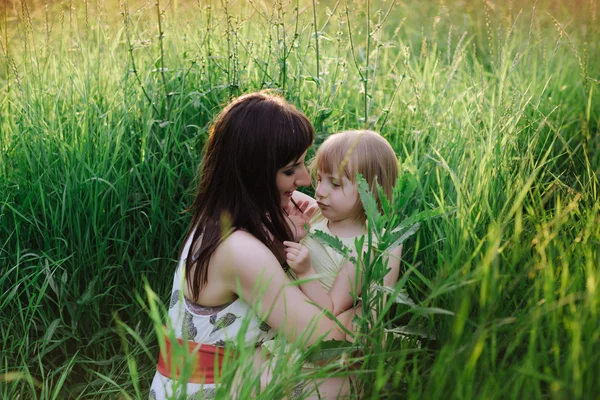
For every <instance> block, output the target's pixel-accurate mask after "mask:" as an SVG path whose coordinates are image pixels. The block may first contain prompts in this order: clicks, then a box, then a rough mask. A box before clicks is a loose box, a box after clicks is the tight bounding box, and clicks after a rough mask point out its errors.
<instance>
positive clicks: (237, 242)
mask: <svg viewBox="0 0 600 400" xmlns="http://www.w3.org/2000/svg"><path fill="white" fill-rule="evenodd" d="M213 257H214V261H216V262H217V263H218V264H220V265H222V266H223V267H224V268H226V269H227V270H229V271H233V270H237V269H239V268H246V267H247V266H248V265H249V264H257V263H258V264H261V265H265V264H273V263H275V265H278V263H277V259H276V257H275V255H274V254H273V253H272V252H271V250H269V248H268V247H267V246H266V245H265V244H264V243H263V242H261V241H260V240H258V239H257V238H256V237H255V236H254V235H252V234H251V233H248V232H246V231H235V232H233V233H232V234H231V235H229V236H228V237H227V238H226V239H225V240H223V242H222V243H221V244H220V245H219V247H218V248H217V250H216V251H215V253H214V255H213Z"/></svg>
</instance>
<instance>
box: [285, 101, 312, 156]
mask: <svg viewBox="0 0 600 400" xmlns="http://www.w3.org/2000/svg"><path fill="white" fill-rule="evenodd" d="M290 119H291V121H290V122H291V130H292V131H291V132H289V131H288V132H281V133H282V137H283V146H282V147H283V148H282V149H280V153H281V155H282V158H281V163H280V164H281V165H280V167H283V166H284V165H286V164H289V163H290V162H292V161H296V160H298V159H299V158H300V157H301V156H302V154H304V152H305V151H306V149H308V148H309V147H310V145H311V144H312V142H313V139H314V129H313V128H312V125H311V124H310V122H309V121H308V119H306V118H303V117H302V116H301V115H300V114H298V113H297V112H296V113H292V114H291V115H290Z"/></svg>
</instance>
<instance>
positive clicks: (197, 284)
mask: <svg viewBox="0 0 600 400" xmlns="http://www.w3.org/2000/svg"><path fill="white" fill-rule="evenodd" d="M313 137H314V129H313V127H312V125H311V123H310V121H309V120H308V119H307V118H306V116H304V114H302V113H301V112H299V111H298V110H296V108H294V107H293V106H292V105H290V104H289V103H287V102H286V101H285V100H283V99H282V98H279V97H276V96H273V95H269V94H265V93H253V94H248V95H245V96H241V97H239V98H237V99H236V100H234V101H233V102H231V103H230V104H229V105H228V106H227V107H226V108H225V109H224V110H223V111H222V112H221V113H220V114H219V116H218V117H217V118H216V121H215V123H214V125H213V127H212V129H211V132H210V137H209V140H208V143H207V145H206V148H205V153H204V161H203V165H202V169H201V174H200V183H199V186H198V191H197V194H196V197H195V199H194V203H193V205H192V207H191V210H192V211H193V217H192V222H191V225H190V229H189V230H188V233H187V234H186V239H185V241H184V245H183V247H182V250H181V254H180V257H179V260H180V261H179V266H178V268H177V271H176V273H175V277H174V284H173V293H172V298H171V303H170V309H169V319H170V321H169V323H168V325H169V326H171V325H172V329H173V331H174V336H175V339H176V340H173V338H170V337H169V335H165V337H164V338H162V339H161V354H160V358H159V363H158V366H157V372H156V375H155V377H154V380H153V382H152V388H151V393H150V397H151V398H156V399H164V398H168V397H169V396H172V395H173V394H175V395H176V396H179V395H181V394H183V393H184V392H187V395H191V394H194V393H197V392H200V391H202V392H203V395H205V396H210V395H211V393H213V392H214V391H215V388H216V386H215V385H216V384H217V382H216V380H215V379H214V375H218V372H219V371H218V369H219V365H220V364H219V362H220V361H221V360H222V359H223V356H224V352H223V347H224V345H225V343H226V342H227V341H231V340H232V338H234V339H235V338H236V337H238V338H239V336H240V335H242V336H243V341H244V343H245V346H246V347H256V348H260V343H262V342H263V341H265V340H269V339H271V338H272V337H273V336H274V335H275V333H277V334H279V335H280V336H282V337H285V338H286V339H287V340H289V341H296V340H297V339H301V340H303V341H304V342H305V343H306V344H311V343H313V342H315V341H317V340H318V339H320V338H326V339H342V338H343V337H344V335H343V333H342V332H341V331H340V330H339V328H338V326H337V324H336V323H335V322H334V321H332V320H330V319H328V318H326V317H323V316H322V313H321V311H320V310H319V309H318V308H317V307H315V306H313V305H311V304H310V303H309V301H308V299H307V297H306V296H305V295H304V294H303V293H302V292H301V291H300V289H299V288H298V287H296V286H294V285H290V284H289V283H290V281H289V279H288V277H287V276H286V274H285V269H286V264H285V254H284V247H283V244H282V242H283V241H286V240H288V241H289V240H296V239H297V238H299V237H301V236H302V235H303V232H302V229H303V228H302V227H303V225H304V222H306V221H308V218H309V217H310V212H306V213H303V212H304V211H305V210H306V209H308V208H311V206H312V205H313V203H314V200H313V199H311V198H310V197H308V196H306V195H303V194H301V193H299V192H297V191H296V189H297V188H298V187H299V186H307V185H309V184H310V177H309V175H308V172H307V170H306V167H305V165H304V161H305V157H306V150H307V149H308V147H309V146H310V145H311V144H312V141H313ZM297 205H298V206H299V207H297ZM319 318H320V319H319ZM317 319H318V323H315V321H316V320H317ZM307 328H308V329H307ZM240 332H241V333H240ZM163 339H164V341H165V342H164V343H163V342H162V340H163ZM177 342H178V343H177ZM238 343H239V342H238ZM177 345H179V346H183V347H186V346H187V347H188V348H189V349H190V350H194V351H195V352H197V353H195V354H196V356H194V357H196V358H195V359H194V360H193V364H194V372H193V373H192V376H189V377H186V379H185V380H186V382H187V383H186V384H184V386H185V387H177V381H178V380H181V379H176V378H178V372H177V371H178V368H177V367H176V366H175V365H174V362H173V360H174V359H175V358H176V357H173V354H174V353H176V352H175V350H173V347H174V346H177ZM257 354H258V351H257ZM257 357H258V356H257ZM215 358H216V359H218V360H219V361H217V362H215V361H214V360H215ZM338 388H339V387H338Z"/></svg>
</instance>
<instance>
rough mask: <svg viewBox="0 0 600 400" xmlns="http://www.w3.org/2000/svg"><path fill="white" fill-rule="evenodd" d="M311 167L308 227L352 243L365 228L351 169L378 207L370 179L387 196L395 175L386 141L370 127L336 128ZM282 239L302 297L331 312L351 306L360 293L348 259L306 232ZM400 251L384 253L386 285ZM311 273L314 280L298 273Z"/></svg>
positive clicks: (392, 280)
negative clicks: (313, 206) (315, 209)
mask: <svg viewBox="0 0 600 400" xmlns="http://www.w3.org/2000/svg"><path fill="white" fill-rule="evenodd" d="M313 169H316V178H317V190H316V193H315V199H316V200H317V204H318V206H319V208H320V211H321V213H320V214H318V215H316V216H315V217H314V218H313V219H312V221H311V222H312V224H311V228H310V230H311V231H317V230H319V231H323V232H325V233H327V234H329V235H331V236H336V237H337V238H338V239H340V240H341V241H342V243H343V244H344V245H345V246H346V247H348V248H350V249H354V240H355V239H356V238H357V237H359V236H363V235H365V234H366V231H367V225H366V222H367V217H366V214H365V210H364V208H363V206H362V203H361V201H360V196H359V193H358V183H357V181H356V173H357V172H358V173H360V174H361V175H362V176H363V177H364V178H365V180H366V181H367V183H368V185H369V187H370V188H371V191H372V193H373V194H374V195H375V198H376V199H377V202H378V204H379V207H380V208H381V201H380V199H379V193H378V191H377V190H376V189H375V188H376V187H375V182H377V183H379V185H381V187H382V189H383V192H384V194H385V195H386V197H387V198H388V199H391V196H392V189H393V186H394V184H395V182H396V178H397V177H398V159H397V158H396V154H395V153H394V150H393V149H392V146H391V145H390V144H389V143H388V142H387V141H386V140H385V139H384V138H383V137H382V136H381V135H379V134H378V133H376V132H373V131H368V130H364V131H347V132H341V133H337V134H334V135H331V136H330V137H329V138H327V140H325V142H323V144H322V145H321V147H320V148H319V150H318V151H317V154H316V156H315V159H314V160H313ZM284 245H285V246H286V249H285V252H286V259H287V263H288V265H289V266H290V268H291V269H292V270H293V271H294V273H295V275H296V277H297V278H298V279H301V280H302V281H303V283H301V284H300V289H301V290H302V291H303V292H304V294H305V295H306V296H307V297H309V298H310V299H311V300H312V301H313V302H315V303H316V304H317V305H319V306H320V307H322V308H323V309H326V310H328V311H330V312H331V313H333V315H339V314H340V313H342V312H343V311H345V310H347V309H349V308H350V307H351V306H352V303H353V298H352V293H356V294H357V295H360V288H361V279H362V274H361V273H360V270H359V269H358V268H357V267H356V266H355V265H354V264H352V263H351V262H350V261H349V260H347V259H344V257H343V256H342V255H340V254H339V253H337V252H336V251H335V250H333V249H331V248H329V247H328V246H325V245H323V244H321V243H320V242H318V241H317V240H315V239H312V238H310V237H306V238H304V239H303V240H302V241H301V242H300V243H296V242H289V241H286V242H284ZM352 251H354V250H352ZM401 251H402V247H401V246H399V247H398V248H396V249H393V250H392V251H391V252H390V254H389V255H388V268H389V269H390V271H389V272H388V274H387V275H386V277H385V279H384V284H385V285H387V286H391V285H394V284H395V283H396V281H397V280H398V271H399V264H400V255H401ZM350 255H351V256H352V255H353V254H350ZM357 273H358V276H357ZM314 275H317V277H318V278H319V280H317V279H304V278H308V277H311V276H314Z"/></svg>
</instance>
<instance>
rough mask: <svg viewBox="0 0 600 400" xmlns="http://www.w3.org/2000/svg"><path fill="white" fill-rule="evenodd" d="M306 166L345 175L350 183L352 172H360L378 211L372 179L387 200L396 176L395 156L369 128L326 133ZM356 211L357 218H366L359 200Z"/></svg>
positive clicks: (396, 162)
mask: <svg viewBox="0 0 600 400" xmlns="http://www.w3.org/2000/svg"><path fill="white" fill-rule="evenodd" d="M310 168H311V170H312V173H313V174H316V172H317V171H323V172H324V173H326V174H334V175H337V176H339V177H340V178H341V177H342V176H345V177H346V178H348V179H349V180H350V181H351V182H352V183H353V184H354V183H356V173H357V172H358V173H360V174H361V175H362V176H363V177H364V178H365V180H366V181H367V183H368V185H369V188H370V189H371V192H372V193H373V195H374V196H375V198H376V199H377V205H378V207H379V211H382V210H381V199H380V198H379V192H378V191H377V190H376V187H375V182H377V183H379V185H380V186H381V188H382V189H383V193H384V194H385V196H386V197H387V198H388V199H390V200H391V198H392V191H393V188H394V184H395V183H396V179H397V178H398V158H397V157H396V153H395V152H394V149H393V148H392V146H391V145H390V144H389V143H388V141H387V140H385V138H383V136H381V135H380V134H378V133H377V132H373V131H369V130H354V131H344V132H340V133H336V134H333V135H331V136H329V137H328V138H327V139H326V140H325V141H324V142H323V144H321V146H320V147H319V150H317V154H316V155H315V158H314V159H313V161H312V163H311V165H310ZM356 211H357V217H359V218H361V219H364V218H366V215H365V211H364V209H363V207H362V204H361V202H360V199H359V200H358V204H357V206H356Z"/></svg>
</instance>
